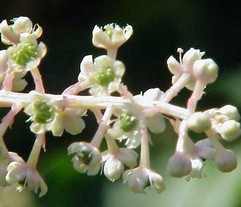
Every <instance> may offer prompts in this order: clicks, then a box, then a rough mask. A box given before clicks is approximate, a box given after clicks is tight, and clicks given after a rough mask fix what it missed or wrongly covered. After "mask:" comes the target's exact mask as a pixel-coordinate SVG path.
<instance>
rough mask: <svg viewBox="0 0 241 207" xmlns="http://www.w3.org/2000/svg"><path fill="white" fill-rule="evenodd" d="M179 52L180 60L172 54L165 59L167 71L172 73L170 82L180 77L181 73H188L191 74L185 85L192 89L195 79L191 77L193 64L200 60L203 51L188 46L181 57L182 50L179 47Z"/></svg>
mask: <svg viewBox="0 0 241 207" xmlns="http://www.w3.org/2000/svg"><path fill="white" fill-rule="evenodd" d="M178 52H179V53H180V62H178V61H177V60H176V59H175V58H174V57H173V56H170V57H169V58H168V60H167V65H168V69H169V71H170V72H171V73H172V74H173V77H172V83H173V84H174V83H175V82H177V80H178V79H179V78H180V77H181V75H182V74H183V73H189V74H191V75H192V77H191V80H190V81H189V82H188V84H187V85H186V88H188V89H189V90H193V89H194V85H195V82H196V79H195V78H194V77H193V65H194V63H195V62H196V61H197V60H200V59H201V58H202V56H203V55H204V54H205V52H200V50H197V49H194V48H190V49H189V50H188V51H187V52H186V53H185V54H184V55H183V58H181V53H182V52H183V51H182V49H181V48H179V49H178Z"/></svg>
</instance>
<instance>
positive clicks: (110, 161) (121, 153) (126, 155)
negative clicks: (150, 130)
mask: <svg viewBox="0 0 241 207" xmlns="http://www.w3.org/2000/svg"><path fill="white" fill-rule="evenodd" d="M137 158H138V154H137V153H136V152H135V151H134V150H132V149H126V148H119V149H118V150H117V152H115V154H111V153H110V152H109V151H105V152H103V153H102V162H103V165H104V174H105V176H106V177H107V178H108V179H109V180H111V181H115V180H116V179H119V178H120V176H121V175H122V173H123V172H124V165H125V166H127V167H129V168H133V167H135V166H136V165H137Z"/></svg>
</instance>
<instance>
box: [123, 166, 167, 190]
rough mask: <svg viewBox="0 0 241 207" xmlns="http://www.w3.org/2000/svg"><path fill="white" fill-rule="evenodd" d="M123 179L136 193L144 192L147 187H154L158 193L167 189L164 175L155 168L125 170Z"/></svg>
mask: <svg viewBox="0 0 241 207" xmlns="http://www.w3.org/2000/svg"><path fill="white" fill-rule="evenodd" d="M123 181H124V183H126V184H127V185H128V186H129V187H130V188H131V190H132V191H133V192H135V193H144V192H145V188H147V187H152V188H154V189H155V190H156V191H157V192H158V193H160V192H162V191H163V190H164V189H165V185H164V182H163V179H162V177H161V176H160V175H159V174H157V173H156V172H154V171H153V170H151V169H149V168H145V167H138V168H135V169H131V170H127V171H125V172H124V174H123Z"/></svg>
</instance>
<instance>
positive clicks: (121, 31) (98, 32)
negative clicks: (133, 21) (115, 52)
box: [92, 24, 133, 50]
mask: <svg viewBox="0 0 241 207" xmlns="http://www.w3.org/2000/svg"><path fill="white" fill-rule="evenodd" d="M132 34H133V29H132V27H131V26H130V25H127V26H126V27H125V28H121V27H120V26H118V25H116V24H107V25H105V26H104V27H103V28H102V27H98V26H95V28H94V30H93V37H92V42H93V45H94V46H96V47H100V48H104V49H106V50H108V49H118V48H119V47H120V46H121V45H122V44H124V43H125V42H126V41H127V40H128V39H129V38H130V37H131V35H132Z"/></svg>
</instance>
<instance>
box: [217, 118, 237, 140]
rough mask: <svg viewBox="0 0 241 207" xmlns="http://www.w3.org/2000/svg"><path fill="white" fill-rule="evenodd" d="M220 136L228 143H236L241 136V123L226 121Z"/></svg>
mask: <svg viewBox="0 0 241 207" xmlns="http://www.w3.org/2000/svg"><path fill="white" fill-rule="evenodd" d="M220 134H221V136H222V138H223V139H225V140H226V141H230V142H231V141H234V140H235V139H237V138H238V137H239V136H240V135H241V129H240V123H238V122H236V121H234V120H228V121H225V122H224V123H223V124H222V127H221V130H220Z"/></svg>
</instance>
